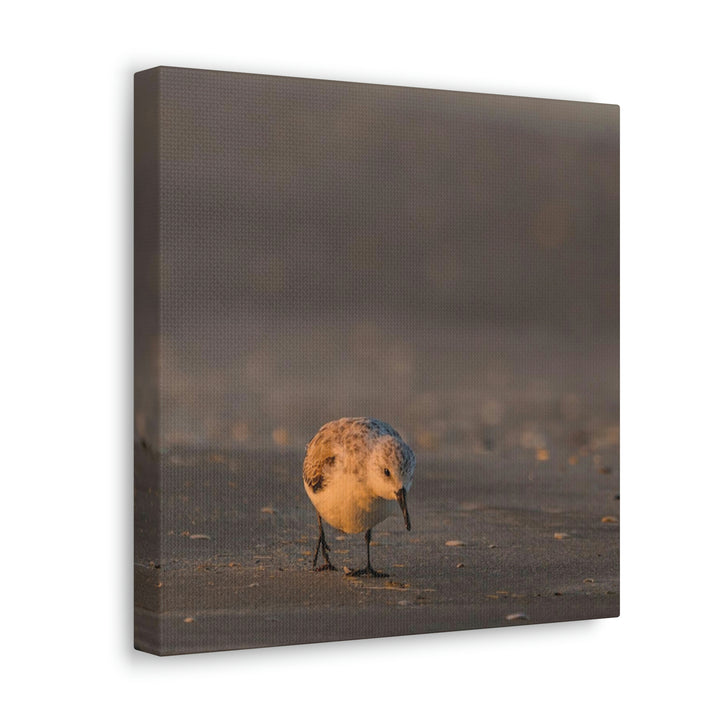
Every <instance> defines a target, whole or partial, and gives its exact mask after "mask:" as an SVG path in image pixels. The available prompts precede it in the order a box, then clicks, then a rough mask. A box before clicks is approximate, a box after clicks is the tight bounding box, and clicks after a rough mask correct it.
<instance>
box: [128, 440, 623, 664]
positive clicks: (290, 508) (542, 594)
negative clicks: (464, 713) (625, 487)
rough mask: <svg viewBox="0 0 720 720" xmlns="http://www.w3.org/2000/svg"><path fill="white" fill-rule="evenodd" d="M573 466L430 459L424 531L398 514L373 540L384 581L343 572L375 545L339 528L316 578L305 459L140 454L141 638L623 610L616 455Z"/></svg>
mask: <svg viewBox="0 0 720 720" xmlns="http://www.w3.org/2000/svg"><path fill="white" fill-rule="evenodd" d="M569 459H570V457H569V452H568V451H566V450H564V449H557V450H553V449H550V451H549V452H548V459H547V460H538V459H537V457H536V456H535V455H534V454H533V453H526V454H525V455H523V454H518V453H512V454H510V453H508V454H503V453H501V452H488V453H483V454H478V455H476V456H474V457H472V458H466V459H448V458H441V457H438V456H433V454H431V453H428V454H426V455H423V454H419V455H418V467H417V470H416V474H415V478H416V479H415V484H414V485H413V488H412V490H411V492H410V493H409V496H408V507H409V510H410V517H411V520H412V530H411V531H410V532H407V531H405V529H404V527H403V524H402V518H401V516H400V510H399V508H398V514H397V516H396V517H391V518H389V519H388V520H386V521H385V522H384V523H382V524H380V525H378V526H377V527H376V529H375V532H374V537H373V546H372V561H373V565H374V566H375V568H376V569H378V570H382V571H384V572H388V573H390V577H389V578H387V579H385V578H351V577H347V576H346V575H345V574H344V573H343V571H342V568H343V567H349V568H356V567H361V566H363V565H364V559H365V555H364V552H365V549H364V541H363V538H362V536H360V535H354V536H349V535H347V536H346V535H343V534H342V533H340V532H338V531H336V530H334V529H333V528H327V529H326V534H327V538H328V542H329V545H330V548H331V552H330V554H331V559H332V561H333V562H334V564H335V565H336V566H337V567H338V568H339V569H340V571H339V572H323V573H316V572H313V571H312V567H311V566H312V555H313V552H314V549H315V541H316V539H317V524H316V518H315V514H314V509H313V507H312V505H311V504H310V502H309V500H308V498H307V497H306V495H305V492H304V489H303V487H302V480H301V475H300V472H301V464H302V455H301V454H300V453H297V452H294V451H287V452H281V451H277V452H276V451H242V452H232V453H220V452H200V451H197V450H194V451H183V450H172V451H168V452H165V453H163V454H162V456H158V455H156V454H154V453H150V452H147V451H140V452H139V453H138V458H137V462H136V553H135V554H136V563H135V610H136V612H135V617H136V619H135V634H136V637H135V645H136V647H137V648H138V649H141V650H146V651H149V652H153V653H157V654H162V655H172V654H178V653H190V652H202V651H212V650H229V649H235V648H252V647H261V646H272V645H286V644H295V643H310V642H323V641H333V640H347V639H353V638H366V637H383V636H391V635H402V634H408V633H427V632H440V631H451V630H466V629H471V628H484V627H496V626H503V625H521V624H528V623H543V622H556V621H563V620H578V619H589V618H603V617H613V616H617V615H618V614H619V606H620V601H619V522H618V521H619V505H620V502H619V474H618V457H617V447H614V448H612V451H611V452H608V451H605V452H604V453H603V455H602V457H600V456H598V455H592V454H581V455H576V456H572V459H571V460H570V462H568V460H569ZM153 463H158V464H159V466H160V467H161V470H162V471H161V474H160V476H161V478H162V479H161V481H160V484H159V490H158V487H156V486H154V485H153V482H152V481H151V480H150V478H151V477H152V473H151V472H150V471H149V468H151V467H152V464H153ZM160 508H162V523H161V526H160V528H159V529H158V530H157V531H153V522H154V521H153V518H154V517H156V515H157V511H158V509H160ZM448 543H450V544H448Z"/></svg>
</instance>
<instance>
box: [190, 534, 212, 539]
mask: <svg viewBox="0 0 720 720" xmlns="http://www.w3.org/2000/svg"><path fill="white" fill-rule="evenodd" d="M190 539H191V540H209V539H210V536H209V535H203V534H202V533H196V534H195V535H191V536H190Z"/></svg>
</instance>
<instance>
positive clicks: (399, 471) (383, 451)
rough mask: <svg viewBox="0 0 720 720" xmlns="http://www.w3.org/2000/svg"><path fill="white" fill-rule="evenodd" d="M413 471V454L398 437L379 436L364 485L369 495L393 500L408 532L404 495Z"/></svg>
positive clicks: (408, 522)
mask: <svg viewBox="0 0 720 720" xmlns="http://www.w3.org/2000/svg"><path fill="white" fill-rule="evenodd" d="M414 472H415V454H414V453H413V451H412V450H411V449H410V446H409V445H408V444H407V443H405V442H403V440H401V439H400V438H398V437H393V436H391V435H385V436H383V437H381V438H380V439H379V440H378V442H377V444H376V446H375V449H374V452H373V454H372V457H371V459H370V463H369V468H368V475H369V477H368V483H369V485H370V487H371V489H372V491H373V493H374V494H375V495H376V496H378V497H381V498H385V499H386V500H396V501H397V502H398V504H399V505H400V508H401V509H402V513H403V519H404V520H405V527H406V528H407V529H408V530H409V529H410V517H409V515H408V510H407V501H406V495H407V491H408V490H409V489H410V486H411V485H412V481H413V473H414Z"/></svg>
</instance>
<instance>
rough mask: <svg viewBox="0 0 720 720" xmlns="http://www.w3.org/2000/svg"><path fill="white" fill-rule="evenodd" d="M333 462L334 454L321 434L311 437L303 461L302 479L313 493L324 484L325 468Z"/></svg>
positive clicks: (325, 478)
mask: <svg viewBox="0 0 720 720" xmlns="http://www.w3.org/2000/svg"><path fill="white" fill-rule="evenodd" d="M334 462H335V454H334V452H333V448H332V446H331V444H330V442H328V440H327V439H326V438H324V437H321V436H320V437H318V436H316V437H315V438H313V440H312V442H311V443H310V444H309V445H308V450H307V455H306V456H305V462H304V463H303V480H304V481H305V484H306V485H307V486H308V487H309V488H310V489H311V490H312V491H313V492H314V493H315V492H317V491H318V490H322V489H323V487H324V486H325V482H326V480H327V469H328V468H329V467H331V466H332V465H333V463H334Z"/></svg>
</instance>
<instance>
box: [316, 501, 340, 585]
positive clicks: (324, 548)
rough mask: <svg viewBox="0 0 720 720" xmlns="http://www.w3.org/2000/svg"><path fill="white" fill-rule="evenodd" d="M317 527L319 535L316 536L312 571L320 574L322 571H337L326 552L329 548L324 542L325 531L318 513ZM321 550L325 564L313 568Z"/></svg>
mask: <svg viewBox="0 0 720 720" xmlns="http://www.w3.org/2000/svg"><path fill="white" fill-rule="evenodd" d="M317 517H318V527H319V528H320V535H319V536H318V541H317V545H316V546H315V557H314V558H313V570H315V571H316V572H322V571H323V570H337V568H336V567H335V566H334V565H333V564H332V563H331V562H330V556H329V555H328V550H329V549H330V547H329V546H328V544H327V542H325V530H324V529H323V524H322V518H321V517H320V513H318V516H317ZM321 549H322V554H323V557H324V558H325V564H324V565H321V566H320V567H315V565H317V558H318V552H320V550H321Z"/></svg>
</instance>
